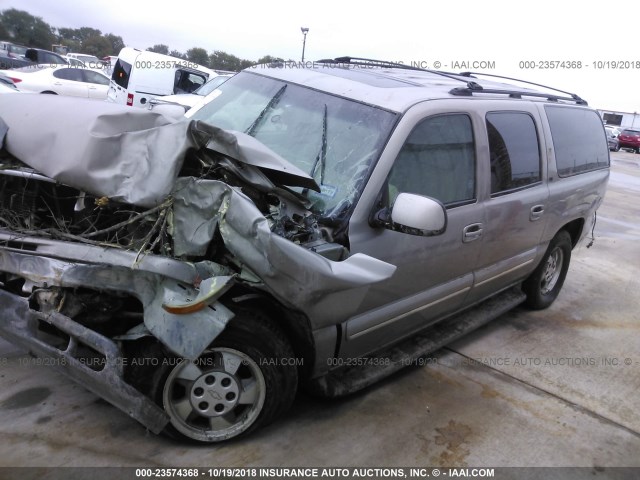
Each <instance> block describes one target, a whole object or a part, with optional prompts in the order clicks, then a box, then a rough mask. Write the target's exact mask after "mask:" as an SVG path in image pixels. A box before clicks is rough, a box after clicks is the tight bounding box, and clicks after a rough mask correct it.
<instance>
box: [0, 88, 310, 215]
mask: <svg viewBox="0 0 640 480" xmlns="http://www.w3.org/2000/svg"><path fill="white" fill-rule="evenodd" d="M15 97H17V98H15ZM0 118H1V119H2V120H3V121H4V123H5V124H6V127H7V128H6V129H2V128H0V135H2V134H3V131H4V135H2V138H0V142H3V143H4V147H5V148H6V150H7V151H8V152H9V153H10V154H12V155H13V156H15V157H16V158H18V159H19V160H21V161H22V162H24V163H25V164H27V165H29V166H30V167H32V168H34V169H36V170H38V171H39V172H41V173H43V174H44V175H46V176H48V177H50V178H52V179H54V180H56V181H58V182H61V183H64V184H66V185H69V186H72V187H75V188H77V189H80V190H82V191H87V192H90V193H93V194H95V195H98V196H105V197H109V198H110V199H112V200H114V201H118V202H123V203H130V204H133V205H137V206H141V207H153V206H156V205H159V204H160V203H162V202H163V200H164V199H165V198H166V196H167V195H169V194H170V193H171V191H172V190H173V186H174V183H175V181H176V178H177V176H178V173H179V171H180V168H181V167H182V163H183V161H184V157H185V154H186V153H187V151H188V150H189V149H199V148H202V147H205V146H206V147H207V148H208V149H210V150H213V151H215V152H218V153H220V154H222V155H225V156H227V157H229V158H232V159H234V160H236V161H238V162H242V163H247V164H250V165H253V166H256V167H258V168H260V169H261V170H262V171H263V172H264V174H265V175H266V176H267V177H268V178H269V179H270V180H271V181H273V182H274V183H279V184H282V185H288V186H300V187H304V188H312V189H314V190H317V191H319V188H318V186H317V184H316V183H315V181H314V180H313V179H312V178H311V177H309V176H308V175H307V174H306V173H304V172H303V171H301V170H300V169H298V168H297V167H295V166H294V165H291V164H290V163H289V162H287V161H286V160H284V159H283V158H282V157H280V156H279V155H277V154H276V153H274V152H273V151H271V150H270V149H269V148H267V147H266V146H264V145H263V144H262V143H260V142H259V141H258V140H256V139H254V138H253V137H250V136H249V135H246V134H244V133H240V132H229V131H225V130H222V129H219V128H216V127H213V126H210V125H207V124H205V123H203V122H195V121H186V120H180V121H176V120H175V119H172V118H171V117H169V116H165V115H163V114H161V113H157V112H153V111H149V110H144V109H136V108H131V107H125V106H122V105H118V104H113V103H108V102H98V101H95V100H89V99H84V98H71V97H59V96H57V95H36V94H25V95H2V96H0ZM34 139H37V141H34Z"/></svg>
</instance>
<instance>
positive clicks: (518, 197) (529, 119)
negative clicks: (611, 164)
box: [467, 101, 549, 303]
mask: <svg viewBox="0 0 640 480" xmlns="http://www.w3.org/2000/svg"><path fill="white" fill-rule="evenodd" d="M511 105H512V104H510V103H506V102H499V101H498V102H487V103H486V107H485V113H484V117H485V118H484V122H483V127H484V132H483V136H484V137H485V138H487V140H488V151H487V150H484V151H483V152H481V159H480V161H481V162H482V163H483V164H485V166H488V168H485V171H487V172H488V174H489V178H485V182H486V183H487V184H489V185H490V190H489V192H488V197H487V198H486V199H485V209H486V222H485V226H484V235H483V238H482V254H481V256H480V260H479V262H478V265H477V269H476V272H475V281H474V287H473V291H472V293H471V295H470V296H469V298H468V299H467V303H473V302H476V301H479V300H481V299H483V298H485V297H487V296H488V295H491V294H493V293H495V292H497V291H499V290H501V289H503V288H506V287H508V286H510V285H512V284H513V283H515V282H517V281H519V280H521V279H522V278H523V277H524V276H526V275H527V274H528V273H529V272H530V271H532V270H533V269H534V268H535V264H536V263H537V260H538V259H539V258H540V255H541V254H542V253H543V250H544V246H543V245H541V241H542V236H543V233H544V231H545V226H546V223H547V218H548V216H549V212H548V203H549V189H548V186H547V184H546V182H544V181H543V179H544V178H545V176H546V171H547V170H546V162H543V158H546V157H545V155H544V152H545V148H546V147H545V144H544V139H543V137H542V135H541V132H542V127H541V123H540V117H539V113H538V111H537V109H536V108H534V107H535V106H534V105H532V104H531V103H528V102H518V103H516V104H513V107H512V106H511Z"/></svg>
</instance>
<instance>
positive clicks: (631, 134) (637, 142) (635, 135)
mask: <svg viewBox="0 0 640 480" xmlns="http://www.w3.org/2000/svg"><path fill="white" fill-rule="evenodd" d="M618 143H619V145H620V148H626V149H629V150H633V151H634V152H636V153H640V130H638V129H635V128H625V129H624V130H622V132H621V133H620V135H618Z"/></svg>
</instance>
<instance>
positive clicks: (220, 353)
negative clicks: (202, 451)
mask: <svg viewBox="0 0 640 480" xmlns="http://www.w3.org/2000/svg"><path fill="white" fill-rule="evenodd" d="M160 356H162V357H163V358H162V359H161V360H160V362H156V364H157V363H160V365H159V366H156V367H154V371H153V372H146V374H144V373H143V374H140V372H138V373H137V374H136V375H134V377H136V378H138V379H141V381H139V382H138V385H137V386H138V388H140V386H142V387H143V389H144V390H146V391H144V393H146V394H148V395H149V396H150V397H151V398H152V399H153V400H154V401H155V402H156V403H157V404H158V405H159V406H161V407H162V408H163V409H164V410H165V412H166V413H167V414H168V415H169V417H170V421H169V424H168V425H167V427H166V428H165V430H164V432H163V433H165V434H166V435H168V436H170V437H173V438H176V439H180V440H188V441H193V442H200V443H215V442H221V441H224V440H229V439H231V438H235V437H238V436H240V435H245V434H247V433H249V432H252V431H254V430H256V429H258V428H260V427H263V426H265V425H267V424H269V423H270V422H272V421H273V420H275V419H276V418H277V417H278V416H280V415H281V414H283V413H284V412H285V411H286V410H288V409H289V407H290V406H291V404H292V403H293V400H294V397H295V394H296V390H297V384H298V372H297V368H296V366H294V365H288V364H287V362H286V361H285V362H282V361H281V360H282V359H285V360H288V359H293V358H294V354H293V350H292V348H291V346H290V344H289V342H288V341H287V338H286V337H285V335H284V334H283V333H282V331H281V330H280V329H279V328H278V326H277V325H276V324H275V323H274V322H273V321H271V320H270V319H269V318H268V317H266V316H264V315H262V314H260V313H258V312H254V311H250V310H242V311H239V312H237V315H236V317H234V319H233V320H232V321H231V322H230V323H229V324H228V325H227V327H226V329H225V330H224V331H223V332H222V334H220V336H219V337H218V338H216V339H215V340H214V341H213V343H212V344H211V345H210V346H209V348H208V349H207V350H205V352H203V354H202V355H201V356H200V357H199V358H198V359H197V360H196V361H195V362H191V361H189V360H186V359H178V358H176V357H173V356H170V355H162V354H161V355H160ZM291 363H295V362H291ZM149 373H151V376H150V377H149V376H148V374H149ZM145 377H146V381H145V380H144V379H145ZM149 380H150V381H149ZM145 383H146V384H147V385H145Z"/></svg>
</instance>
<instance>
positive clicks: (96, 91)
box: [82, 70, 109, 100]
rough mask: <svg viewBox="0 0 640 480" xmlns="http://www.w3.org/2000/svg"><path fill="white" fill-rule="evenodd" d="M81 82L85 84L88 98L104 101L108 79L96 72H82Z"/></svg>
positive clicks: (107, 88)
mask: <svg viewBox="0 0 640 480" xmlns="http://www.w3.org/2000/svg"><path fill="white" fill-rule="evenodd" d="M82 73H83V80H84V82H85V83H86V84H87V89H88V92H89V98H96V99H99V100H104V99H105V98H107V92H108V90H109V79H108V78H107V77H105V76H104V75H101V74H100V73H98V72H93V71H91V70H83V71H82Z"/></svg>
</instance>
